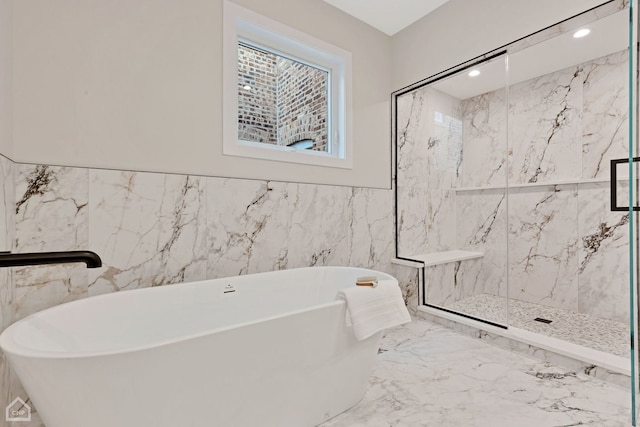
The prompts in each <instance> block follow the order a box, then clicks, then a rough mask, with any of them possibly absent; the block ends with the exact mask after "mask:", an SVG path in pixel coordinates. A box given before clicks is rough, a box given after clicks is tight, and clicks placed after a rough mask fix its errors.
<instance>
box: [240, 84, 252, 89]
mask: <svg viewBox="0 0 640 427" xmlns="http://www.w3.org/2000/svg"><path fill="white" fill-rule="evenodd" d="M242 89H244V90H251V86H249V85H244V86H242Z"/></svg>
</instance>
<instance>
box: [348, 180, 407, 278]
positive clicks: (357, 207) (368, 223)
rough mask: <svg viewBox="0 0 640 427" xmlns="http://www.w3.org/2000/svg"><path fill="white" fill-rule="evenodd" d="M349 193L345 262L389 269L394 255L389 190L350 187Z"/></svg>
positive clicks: (391, 199) (358, 265)
mask: <svg viewBox="0 0 640 427" xmlns="http://www.w3.org/2000/svg"><path fill="white" fill-rule="evenodd" d="M352 193H353V194H352V200H351V212H352V217H351V220H350V228H349V233H350V234H351V237H350V239H349V244H350V248H349V257H350V259H349V265H353V266H357V267H369V268H378V269H382V270H383V271H389V268H390V267H391V258H393V257H394V256H395V241H394V230H393V228H394V227H393V214H394V209H393V207H394V206H393V204H394V201H393V191H392V190H379V189H371V188H353V189H352ZM413 273H414V276H415V273H416V272H415V271H414V272H413ZM416 290H417V287H416Z"/></svg>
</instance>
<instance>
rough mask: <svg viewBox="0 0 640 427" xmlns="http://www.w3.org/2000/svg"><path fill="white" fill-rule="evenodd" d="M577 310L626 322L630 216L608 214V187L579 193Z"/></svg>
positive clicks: (591, 186) (584, 188) (592, 186)
mask: <svg viewBox="0 0 640 427" xmlns="http://www.w3.org/2000/svg"><path fill="white" fill-rule="evenodd" d="M578 207H579V209H578V230H579V240H578V247H579V251H578V258H579V265H578V283H579V292H578V307H579V311H580V312H581V313H587V314H592V315H594V316H598V317H604V318H607V319H614V320H618V321H621V322H624V323H628V322H629V267H628V263H627V262H621V260H625V261H626V260H627V258H628V256H629V214H628V213H627V212H611V211H610V210H609V183H590V184H581V185H580V187H579V189H578Z"/></svg>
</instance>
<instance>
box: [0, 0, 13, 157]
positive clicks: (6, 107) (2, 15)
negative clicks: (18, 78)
mask: <svg viewBox="0 0 640 427" xmlns="http://www.w3.org/2000/svg"><path fill="white" fill-rule="evenodd" d="M12 15H13V1H12V0H0V154H1V155H4V156H7V157H10V158H11V157H13V83H12V51H13V49H12V46H13V37H12V33H13V31H12V30H13V25H12V24H13V19H12Z"/></svg>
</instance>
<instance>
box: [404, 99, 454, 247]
mask: <svg viewBox="0 0 640 427" xmlns="http://www.w3.org/2000/svg"><path fill="white" fill-rule="evenodd" d="M397 115H398V171H397V174H398V183H399V185H398V207H399V211H398V230H399V231H398V241H399V248H398V252H399V254H400V255H402V256H410V255H415V254H420V253H427V252H435V251H440V250H446V249H452V246H453V245H454V244H455V231H454V230H455V221H454V217H453V216H452V215H451V213H452V212H454V210H455V204H454V193H453V191H452V190H451V189H452V188H453V187H454V186H455V185H456V182H457V180H458V178H459V175H460V165H461V161H462V157H461V155H462V152H461V150H462V119H461V105H460V102H459V101H458V100H456V99H455V98H453V97H451V96H448V95H445V94H444V93H442V92H440V91H437V90H434V89H431V88H422V89H418V90H416V91H413V92H411V93H410V94H407V95H404V96H401V97H399V98H398V108H397Z"/></svg>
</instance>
